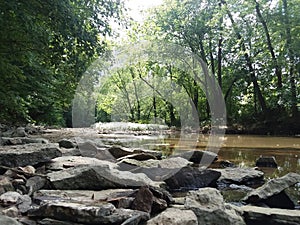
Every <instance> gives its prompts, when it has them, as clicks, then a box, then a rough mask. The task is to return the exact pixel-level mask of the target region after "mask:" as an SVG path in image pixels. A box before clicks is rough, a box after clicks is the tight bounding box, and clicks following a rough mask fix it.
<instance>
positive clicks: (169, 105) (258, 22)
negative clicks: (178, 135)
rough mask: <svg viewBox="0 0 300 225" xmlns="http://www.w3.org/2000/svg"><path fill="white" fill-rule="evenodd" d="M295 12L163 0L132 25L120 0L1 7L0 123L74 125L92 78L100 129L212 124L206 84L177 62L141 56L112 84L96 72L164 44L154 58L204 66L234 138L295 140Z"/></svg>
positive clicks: (295, 5) (285, 5)
mask: <svg viewBox="0 0 300 225" xmlns="http://www.w3.org/2000/svg"><path fill="white" fill-rule="evenodd" d="M299 11H300V1H298V0H293V1H287V0H249V1H243V0H239V1H232V0H227V1H226V0H211V1H206V0H164V2H163V4H162V5H160V6H158V7H155V8H153V9H151V10H149V12H148V14H147V15H148V16H147V18H145V19H144V20H143V21H142V22H135V21H133V20H130V18H128V17H127V16H126V15H127V14H126V8H125V7H124V5H123V2H120V1H118V0H66V1H58V0H54V1H51V2H50V1H46V2H44V1H40V0H30V1H25V0H11V1H1V2H0V12H1V14H0V22H1V23H0V26H1V30H0V32H1V35H0V43H1V46H0V63H1V66H0V84H1V90H0V107H1V111H0V122H1V123H28V122H31V123H37V124H58V125H61V126H72V119H71V116H72V104H73V107H74V104H80V105H85V103H84V101H86V99H84V98H82V102H79V103H78V102H76V101H73V99H74V95H75V93H76V92H78V84H79V83H80V80H82V78H83V77H84V76H85V77H86V76H91V77H92V79H91V80H92V81H93V83H97V84H96V85H95V89H93V92H95V93H96V94H95V93H93V96H94V97H95V102H94V103H93V110H92V114H93V119H95V120H96V121H101V122H108V121H112V120H122V121H131V122H139V123H152V122H156V123H157V122H159V121H160V123H164V124H167V125H169V126H180V125H182V118H181V117H182V115H183V114H182V113H181V111H182V110H183V109H186V108H188V107H189V106H192V108H194V109H195V111H193V112H191V113H190V114H191V115H187V117H189V116H191V117H193V118H196V117H197V118H199V120H198V121H199V122H198V123H199V125H200V126H201V127H205V126H209V124H210V123H211V117H212V116H213V115H212V108H211V107H212V106H211V104H210V102H209V99H208V93H207V92H208V91H207V88H206V86H207V80H206V77H204V78H205V79H204V81H203V80H201V81H200V83H201V84H202V86H201V85H199V82H198V81H197V79H195V77H193V75H192V74H189V72H191V71H189V70H186V69H185V68H183V67H182V65H180V64H178V63H176V62H170V61H167V60H163V61H159V60H157V61H156V60H155V58H154V59H153V58H146V59H144V58H143V57H142V56H141V59H140V60H135V61H133V62H130V63H127V64H126V65H123V66H122V68H120V67H118V68H114V69H112V70H110V71H109V73H108V74H109V75H107V76H102V75H103V74H102V73H103V71H104V70H102V68H99V69H98V70H95V68H96V67H97V66H99V65H96V66H95V64H93V63H95V62H104V61H106V62H109V61H113V60H114V59H113V56H114V54H113V52H114V49H124V48H125V49H127V50H126V54H128V46H132V49H130V50H129V52H130V53H133V54H134V53H135V50H136V49H135V48H134V46H135V43H140V42H142V41H143V40H146V41H147V43H162V44H161V46H160V45H159V44H156V45H154V47H153V46H152V49H151V51H152V52H155V51H157V52H161V50H162V49H163V48H166V46H168V43H170V44H172V45H173V46H179V47H178V49H184V50H186V51H188V52H190V53H191V54H193V55H194V58H195V59H199V60H200V61H201V62H203V63H204V64H205V65H207V68H208V72H209V74H210V76H211V77H212V78H214V79H215V80H216V82H217V84H218V87H220V90H221V92H222V94H223V98H224V99H223V100H224V102H225V105H226V111H227V113H226V120H227V124H228V127H230V128H232V130H235V131H236V130H239V129H242V130H245V131H248V132H254V133H260V134H268V133H269V134H293V133H299V127H300V125H299V121H300V118H299V108H300V103H299V96H300V85H299V84H300V79H299V77H300V15H299ZM113 24H118V28H117V29H116V30H114V26H113ZM120 27H123V28H122V30H124V31H123V32H126V34H127V35H126V37H124V35H123V36H122V37H119V38H117V36H116V32H117V30H120ZM166 43H167V44H166ZM126 46H127V47H126ZM147 48H151V44H148V46H147ZM168 52H169V53H170V50H168ZM170 54H171V53H170ZM135 57H137V56H135ZM128 58H130V57H129V56H128ZM99 60H100V61H99ZM98 64H101V63H98ZM101 65H102V64H101ZM202 69H203V68H202ZM90 71H94V72H92V73H91V72H90ZM95 71H97V72H95ZM99 74H101V76H99ZM158 86H159V88H157V87H158ZM76 88H77V91H76ZM77 99H78V98H77ZM92 102H93V101H92ZM176 103H178V104H176ZM83 108H84V107H83ZM195 112H196V114H197V115H196V116H195V115H194V114H195ZM73 116H74V114H73ZM191 121H194V120H191ZM84 124H85V123H84V122H83V123H82V125H84Z"/></svg>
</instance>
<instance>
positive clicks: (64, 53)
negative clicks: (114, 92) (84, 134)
mask: <svg viewBox="0 0 300 225" xmlns="http://www.w3.org/2000/svg"><path fill="white" fill-rule="evenodd" d="M121 9H122V6H121V4H120V2H119V1H118V0H67V1H59V0H54V1H40V0H32V1H27V0H11V1H1V2H0V85H1V89H0V108H1V112H0V122H8V123H15V122H21V123H22V122H39V123H49V124H60V125H63V124H64V118H63V113H65V112H66V111H67V110H69V109H70V104H71V100H72V98H73V95H74V91H75V89H76V86H77V83H78V82H79V80H80V78H81V76H82V74H83V72H84V71H85V70H86V69H87V67H88V66H89V65H90V64H91V62H92V61H93V60H94V59H95V58H97V57H101V56H102V55H103V54H104V53H105V51H106V50H107V45H106V43H105V39H104V38H105V36H106V35H111V34H112V31H111V28H110V25H109V22H110V20H111V19H112V18H114V19H115V20H119V19H120V15H121Z"/></svg>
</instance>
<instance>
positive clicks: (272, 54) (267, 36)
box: [254, 0, 282, 93]
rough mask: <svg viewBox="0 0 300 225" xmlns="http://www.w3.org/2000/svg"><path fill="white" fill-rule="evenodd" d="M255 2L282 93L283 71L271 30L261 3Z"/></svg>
mask: <svg viewBox="0 0 300 225" xmlns="http://www.w3.org/2000/svg"><path fill="white" fill-rule="evenodd" d="M254 2H255V9H256V14H257V17H258V19H259V21H260V22H261V24H262V26H263V29H264V32H265V35H266V39H267V45H268V49H269V52H270V54H271V57H272V62H273V64H274V66H275V74H276V76H277V89H278V92H279V93H281V91H282V90H281V89H282V71H281V68H280V66H279V64H278V60H277V58H276V56H275V52H274V48H273V45H272V41H271V37H270V32H269V29H268V26H267V23H266V21H265V19H264V17H263V16H262V14H261V10H260V5H259V3H258V2H257V1H256V0H254Z"/></svg>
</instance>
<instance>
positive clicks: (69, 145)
mask: <svg viewBox="0 0 300 225" xmlns="http://www.w3.org/2000/svg"><path fill="white" fill-rule="evenodd" d="M58 144H59V147H60V148H75V147H76V146H77V145H76V144H75V143H74V142H73V141H71V140H67V139H62V140H60V141H59V142H58Z"/></svg>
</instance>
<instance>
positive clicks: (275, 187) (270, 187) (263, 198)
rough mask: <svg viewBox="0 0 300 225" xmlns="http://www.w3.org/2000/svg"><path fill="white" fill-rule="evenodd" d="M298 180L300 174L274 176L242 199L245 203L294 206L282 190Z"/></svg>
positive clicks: (288, 207)
mask: <svg viewBox="0 0 300 225" xmlns="http://www.w3.org/2000/svg"><path fill="white" fill-rule="evenodd" d="M299 182H300V174H297V173H288V174H286V175H285V176H283V177H280V178H275V179H272V180H270V181H268V182H267V183H265V184H264V185H262V186H261V187H259V188H257V189H255V190H253V191H251V192H250V193H249V194H248V195H247V196H246V197H245V198H244V199H243V200H244V201H245V202H246V203H252V204H258V203H264V204H266V205H268V206H269V207H273V208H286V209H293V208H295V205H294V203H293V202H292V200H291V199H289V197H288V196H287V195H286V194H285V192H284V190H285V189H287V188H288V187H291V186H293V185H295V184H297V183H299Z"/></svg>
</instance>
